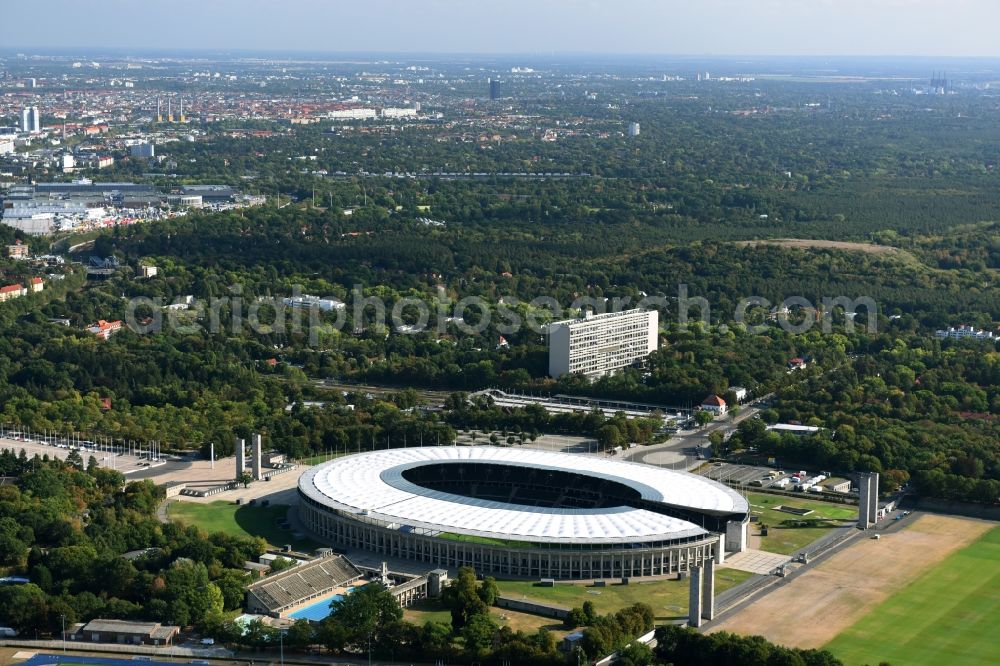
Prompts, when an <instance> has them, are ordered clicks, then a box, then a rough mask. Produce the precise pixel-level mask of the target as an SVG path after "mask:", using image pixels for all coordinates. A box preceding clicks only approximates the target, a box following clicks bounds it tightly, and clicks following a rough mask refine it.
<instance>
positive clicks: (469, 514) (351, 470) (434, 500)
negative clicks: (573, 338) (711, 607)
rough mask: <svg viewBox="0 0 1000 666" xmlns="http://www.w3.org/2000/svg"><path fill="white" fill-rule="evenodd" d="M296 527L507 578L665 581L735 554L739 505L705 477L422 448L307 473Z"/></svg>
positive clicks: (353, 545) (745, 520)
mask: <svg viewBox="0 0 1000 666" xmlns="http://www.w3.org/2000/svg"><path fill="white" fill-rule="evenodd" d="M298 490H299V496H300V500H301V501H300V505H299V518H300V520H301V521H302V523H303V524H304V525H305V526H306V527H307V528H308V529H309V530H310V531H311V532H313V533H314V534H315V535H317V536H318V537H320V538H321V539H324V540H326V541H327V542H329V543H330V544H331V545H336V546H339V547H341V548H345V549H354V550H356V551H362V552H364V553H365V554H369V553H371V554H378V555H380V556H382V557H392V558H405V559H409V560H413V561H418V562H424V563H428V564H430V565H432V566H434V567H441V568H446V569H455V568H457V567H460V566H472V567H474V568H476V570H477V571H479V572H481V573H491V574H494V575H500V576H504V577H516V578H553V579H561V580H586V579H601V578H615V577H621V578H631V577H643V576H664V575H669V574H676V573H678V572H682V571H685V572H686V571H690V570H691V569H692V568H693V567H695V566H699V565H701V564H703V563H704V562H705V561H707V560H709V559H712V560H714V561H715V562H722V561H723V560H724V558H725V555H726V551H727V550H728V551H730V552H732V551H740V550H744V549H745V548H746V534H747V527H748V524H749V504H748V503H747V501H746V499H745V498H743V496H741V495H740V494H739V493H738V492H736V491H735V490H733V489H731V488H729V487H727V486H724V485H722V484H719V483H717V482H714V481H711V480H709V479H705V478H704V477H701V476H697V475H693V474H688V473H686V472H678V471H673V470H667V469H662V468H659V467H653V466H650V465H642V464H638V463H629V462H619V461H613V460H608V459H604V458H597V457H591V456H580V455H573V454H566V453H553V452H548V451H537V450H525V449H512V448H498V447H485V446H480V447H476V446H471V447H422V448H411V449H395V450H386V451H375V452H369V453H362V454H358V455H354V456H347V457H343V458H339V459H337V460H333V461H330V462H328V463H325V464H322V465H318V466H316V467H314V468H312V469H310V470H309V471H307V472H306V473H305V474H303V475H302V477H301V478H300V479H299V488H298Z"/></svg>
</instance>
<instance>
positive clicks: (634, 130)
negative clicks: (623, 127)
mask: <svg viewBox="0 0 1000 666" xmlns="http://www.w3.org/2000/svg"><path fill="white" fill-rule="evenodd" d="M628 135H629V136H639V123H629V124H628Z"/></svg>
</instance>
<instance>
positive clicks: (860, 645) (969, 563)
mask: <svg viewBox="0 0 1000 666" xmlns="http://www.w3.org/2000/svg"><path fill="white" fill-rule="evenodd" d="M997 622H1000V527H996V528H993V529H992V530H990V531H989V532H987V533H986V534H985V535H984V536H983V537H982V538H980V539H979V540H978V541H976V542H975V543H973V544H972V545H970V546H968V547H966V548H963V549H962V550H960V551H958V552H956V553H954V554H952V555H951V556H949V557H948V558H947V559H945V560H944V561H943V562H941V564H939V565H938V566H937V567H935V568H934V569H933V570H931V571H928V572H927V573H925V574H924V575H923V576H921V577H920V578H919V579H917V580H916V581H914V582H913V583H912V584H911V585H909V586H908V587H906V588H904V589H903V590H901V591H900V592H897V593H896V594H895V595H893V596H892V597H890V598H889V599H887V600H886V601H884V602H883V603H882V604H880V605H879V606H877V607H876V608H875V609H874V610H872V611H871V612H870V613H868V614H867V615H865V616H864V617H863V618H861V619H860V620H859V621H858V622H856V623H855V624H854V625H853V626H851V627H850V628H849V629H847V630H846V631H844V632H843V633H842V634H840V635H839V636H837V638H835V639H834V640H833V641H832V642H830V643H829V644H828V645H827V646H826V647H827V649H829V650H830V651H831V652H833V653H834V654H835V655H836V656H838V657H840V659H842V660H843V661H844V663H845V664H847V665H848V666H853V665H854V664H865V663H869V664H875V663H879V662H881V661H888V662H889V663H892V664H918V665H919V664H927V665H928V666H931V665H935V666H936V665H937V664H948V665H949V666H959V665H962V666H964V665H968V666H979V665H980V664H981V665H982V666H986V665H987V664H996V663H997V659H998V655H1000V632H998V631H997V629H996V626H997Z"/></svg>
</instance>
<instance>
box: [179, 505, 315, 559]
mask: <svg viewBox="0 0 1000 666" xmlns="http://www.w3.org/2000/svg"><path fill="white" fill-rule="evenodd" d="M287 513H288V507H287V506H284V505H280V504H279V505H274V504H272V505H271V506H248V505H246V504H244V505H237V504H233V503H232V502H226V501H224V500H220V501H216V502H211V503H208V504H199V503H194V502H171V503H170V505H169V506H168V507H167V515H168V516H169V517H170V519H171V520H180V521H181V522H184V523H187V524H189V525H197V526H198V527H200V528H202V529H203V530H205V531H206V532H224V533H225V534H230V535H233V536H259V537H263V538H264V539H265V540H266V541H267V542H268V543H269V544H271V546H273V547H275V548H280V547H281V546H283V545H284V544H286V543H290V544H291V545H292V547H293V548H295V549H296V550H304V551H310V550H313V549H315V548H317V547H318V544H316V542H315V541H312V540H311V539H293V538H292V533H291V531H290V530H283V529H281V528H280V527H278V521H279V520H281V519H282V518H284V517H285V515H286V514H287Z"/></svg>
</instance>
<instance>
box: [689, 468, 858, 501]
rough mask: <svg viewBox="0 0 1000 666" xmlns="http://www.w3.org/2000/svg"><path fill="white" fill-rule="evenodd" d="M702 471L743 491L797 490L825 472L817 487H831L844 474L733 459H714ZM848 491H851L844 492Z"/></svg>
mask: <svg viewBox="0 0 1000 666" xmlns="http://www.w3.org/2000/svg"><path fill="white" fill-rule="evenodd" d="M697 472H698V474H701V475H702V476H706V477H708V478H710V479H715V480H716V481H721V482H723V483H727V484H729V485H732V486H735V487H737V488H739V489H741V490H743V491H746V490H753V489H755V488H770V489H773V490H783V491H786V492H790V491H794V490H796V489H797V487H799V486H800V485H801V484H807V482H808V481H810V480H812V479H815V478H818V477H819V476H822V477H823V478H822V480H820V481H819V482H818V483H816V484H815V486H814V487H815V488H822V489H823V490H827V489H828V486H830V485H832V484H834V483H842V482H844V481H845V479H843V478H831V475H830V473H829V472H826V471H815V470H813V471H809V470H802V469H796V470H779V469H774V468H771V467H764V466H761V465H740V464H733V463H720V462H717V463H712V464H710V465H706V466H703V467H702V468H700V469H699V470H697ZM803 492H804V493H805V494H814V493H816V494H818V492H819V491H817V490H813V489H812V488H807V489H806V490H804V491H803ZM844 494H845V495H846V494H848V493H844Z"/></svg>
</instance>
